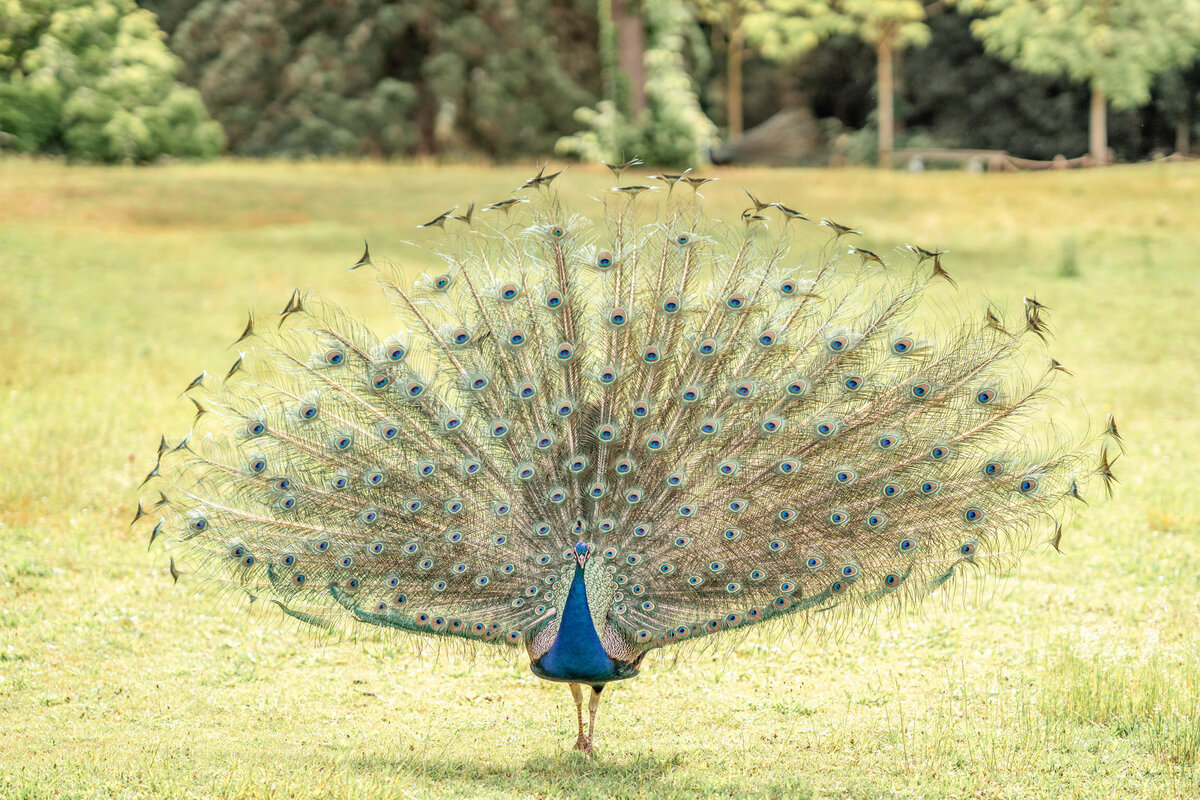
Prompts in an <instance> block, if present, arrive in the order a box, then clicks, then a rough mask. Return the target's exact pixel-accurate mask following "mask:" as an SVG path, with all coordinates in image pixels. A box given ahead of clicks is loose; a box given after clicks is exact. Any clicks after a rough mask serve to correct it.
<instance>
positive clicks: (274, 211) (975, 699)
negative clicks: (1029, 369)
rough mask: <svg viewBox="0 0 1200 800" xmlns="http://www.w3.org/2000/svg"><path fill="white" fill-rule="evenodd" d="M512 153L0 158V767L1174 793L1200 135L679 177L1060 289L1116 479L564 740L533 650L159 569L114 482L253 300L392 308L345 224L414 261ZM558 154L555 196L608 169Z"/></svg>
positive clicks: (292, 777) (565, 704) (509, 791)
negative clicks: (243, 594)
mask: <svg viewBox="0 0 1200 800" xmlns="http://www.w3.org/2000/svg"><path fill="white" fill-rule="evenodd" d="M528 172H529V170H512V169H493V168H485V167H475V166H454V167H446V168H434V167H424V166H382V165H359V164H282V163H278V164H256V163H233V162H224V163H216V164H209V165H202V166H188V165H181V166H171V167H164V168H155V169H93V168H65V167H62V166H58V165H54V164H48V163H36V162H35V163H30V162H24V161H0V474H2V476H3V477H2V478H0V796H4V797H110V796H111V797H140V796H171V797H213V796H218V797H239V798H258V797H263V798H266V797H310V796H313V797H353V798H362V797H377V796H387V797H391V796H395V797H443V796H463V797H559V796H583V797H603V796H618V797H654V798H658V797H671V796H677V797H690V796H727V797H742V796H768V797H802V798H803V797H813V798H843V797H849V798H873V797H927V798H943V797H956V798H957V797H964V798H1032V797H1089V798H1093V797H1094V798H1135V797H1136V798H1158V797H1178V798H1194V797H1197V796H1200V400H1198V399H1197V398H1198V397H1200V168H1197V167H1196V166H1194V165H1192V166H1189V165H1152V166H1138V167H1118V168H1113V169H1110V170H1105V171H1099V170H1097V171H1089V172H1062V173H1043V174H1015V175H967V174H960V173H926V174H923V175H906V174H899V173H896V174H878V173H875V172H870V171H827V172H821V171H731V170H725V171H720V172H717V173H716V174H717V175H719V177H720V178H721V179H722V182H721V183H718V184H715V185H710V186H708V187H705V190H706V194H707V195H708V196H709V198H710V201H711V203H712V204H713V206H714V207H715V208H717V209H718V210H719V211H721V213H724V214H727V215H729V216H730V217H733V216H736V214H737V213H738V212H739V211H740V209H741V207H742V206H743V205H744V204H745V196H744V195H742V194H741V188H742V187H743V186H747V187H751V188H752V190H753V191H754V193H755V194H756V195H758V196H759V197H764V198H768V199H775V198H778V199H781V200H783V201H785V202H787V203H788V205H791V206H793V207H796V208H801V209H804V210H806V211H812V212H813V213H815V214H818V215H823V216H830V217H832V218H833V219H837V220H839V221H844V222H849V223H852V224H854V225H855V226H857V227H859V228H860V229H863V230H865V231H867V234H868V235H867V236H866V237H865V238H864V240H863V246H865V247H868V248H871V249H872V250H876V251H877V252H881V253H888V254H890V253H892V248H893V247H894V246H895V245H898V244H902V243H903V242H906V241H915V242H918V243H922V244H926V245H938V246H941V247H944V248H946V249H948V250H950V251H951V254H950V255H949V256H948V257H947V260H946V264H947V267H948V268H949V269H950V271H951V272H952V273H953V274H954V276H955V277H956V278H957V279H958V280H959V282H960V284H961V289H960V291H959V293H958V295H959V297H960V298H961V303H962V304H963V307H964V309H965V310H966V312H967V313H969V314H981V313H982V303H981V301H980V298H981V297H982V296H985V295H986V296H990V297H992V298H994V299H995V300H996V301H997V302H999V303H1000V304H1001V305H1003V306H1006V307H1008V308H1013V309H1015V308H1018V307H1019V303H1020V299H1021V296H1022V295H1023V294H1033V293H1036V294H1037V296H1038V298H1039V299H1040V300H1042V301H1043V302H1045V303H1046V304H1047V305H1049V306H1050V307H1051V308H1052V309H1053V321H1054V323H1055V329H1056V342H1055V344H1054V347H1053V352H1054V354H1055V356H1056V357H1057V358H1058V359H1059V360H1060V361H1062V362H1063V363H1064V364H1066V365H1067V366H1068V367H1070V368H1071V369H1072V370H1073V371H1074V372H1075V373H1076V377H1075V378H1073V379H1071V380H1069V381H1067V382H1065V383H1064V384H1062V385H1063V386H1064V387H1065V388H1064V399H1063V406H1064V407H1063V414H1064V416H1067V417H1071V416H1075V417H1078V416H1080V415H1081V409H1083V408H1084V407H1086V409H1087V413H1088V414H1089V415H1090V416H1091V418H1092V419H1093V421H1094V423H1096V424H1099V423H1100V422H1101V421H1102V420H1103V418H1104V415H1105V413H1106V412H1108V411H1110V410H1111V411H1114V412H1115V413H1116V415H1117V418H1118V420H1119V421H1120V422H1121V423H1122V432H1123V433H1124V435H1125V437H1126V440H1127V449H1128V454H1127V455H1126V456H1125V457H1124V458H1123V459H1122V460H1121V461H1120V462H1119V464H1118V474H1119V477H1120V478H1121V481H1122V482H1121V484H1120V485H1119V486H1118V491H1117V494H1116V497H1115V499H1114V500H1112V501H1109V502H1099V501H1100V500H1101V498H1098V497H1097V498H1089V499H1091V500H1092V501H1093V504H1092V507H1091V508H1090V509H1089V510H1088V511H1087V512H1086V514H1085V515H1084V516H1083V517H1082V519H1081V520H1080V521H1079V522H1077V523H1076V524H1074V525H1073V526H1072V527H1071V528H1070V529H1069V530H1068V531H1067V533H1066V535H1065V537H1064V539H1063V545H1062V549H1063V554H1062V555H1059V554H1058V553H1056V552H1055V551H1054V550H1052V549H1050V548H1049V547H1043V548H1039V549H1038V550H1036V551H1035V552H1033V553H1032V554H1030V556H1029V557H1027V558H1026V560H1025V563H1024V567H1023V568H1022V569H1021V570H1020V571H1019V572H1016V573H1013V574H1011V575H1008V576H1006V577H1005V578H1004V579H1003V580H1002V581H1001V582H1000V583H999V585H998V587H997V590H996V591H995V592H992V593H991V594H989V595H988V597H987V598H986V599H985V601H984V602H983V603H975V602H957V601H951V602H934V603H931V604H929V605H928V606H927V608H926V609H925V610H924V613H923V614H920V615H916V616H913V617H910V618H905V619H900V620H883V621H881V622H880V623H879V624H876V625H872V626H869V627H868V628H866V629H865V631H864V632H861V633H854V632H852V633H850V634H848V635H847V636H845V637H843V638H841V639H839V640H837V641H829V640H822V639H819V638H814V637H799V636H781V635H779V634H778V632H768V633H766V634H763V635H759V636H752V637H751V638H749V639H747V640H745V641H742V642H740V643H739V644H737V646H736V647H735V648H733V649H731V650H730V651H729V652H720V653H719V654H715V655H714V653H712V652H709V651H701V652H700V653H697V654H695V655H694V657H692V658H689V659H687V660H681V661H680V662H678V663H673V662H672V660H671V659H670V657H669V656H659V655H657V654H656V655H652V656H650V657H649V658H648V659H647V663H646V664H645V666H644V668H643V674H642V677H640V678H638V679H637V680H636V681H631V682H628V683H625V684H621V685H619V686H615V687H613V688H612V689H610V690H609V692H607V693H606V695H605V698H606V699H605V703H604V705H603V706H602V709H601V716H600V719H599V724H598V737H597V757H596V758H595V760H594V761H590V762H589V761H586V760H584V759H583V758H581V757H580V756H579V755H578V754H576V753H572V752H568V751H567V748H568V747H569V746H570V744H571V743H572V742H573V740H574V713H573V712H574V709H573V706H572V704H571V701H570V695H569V694H568V692H567V691H566V689H565V688H564V687H561V686H556V685H552V684H548V683H544V682H542V681H540V680H538V679H536V678H535V677H533V675H531V674H530V673H529V671H528V668H527V665H526V664H525V663H524V659H523V657H522V658H514V659H513V660H512V661H508V660H504V658H503V657H502V656H501V655H499V654H497V653H495V652H493V651H492V650H488V651H486V652H481V653H479V654H478V655H477V656H475V657H474V658H467V657H465V656H464V655H463V654H460V653H457V652H441V653H439V652H436V651H434V652H427V653H425V654H424V655H421V654H419V653H418V651H417V650H416V649H414V648H413V647H410V646H408V645H406V644H403V643H396V644H388V645H378V644H377V645H370V646H365V647H364V646H357V645H337V646H328V645H322V644H320V643H314V642H313V640H312V638H311V637H310V636H307V635H305V634H303V633H301V632H298V631H297V630H296V629H295V628H294V626H292V625H289V624H284V623H282V622H281V621H280V619H279V615H278V614H276V613H268V609H264V608H261V607H256V608H255V609H253V610H252V611H251V612H247V611H246V610H245V609H242V608H239V609H236V610H235V609H232V608H230V607H229V606H227V605H225V604H223V603H221V602H219V601H217V600H216V599H214V598H213V597H211V596H209V595H207V594H204V593H201V594H199V595H196V594H194V593H193V592H192V591H191V590H190V589H189V587H188V586H186V585H185V584H186V581H181V582H180V585H179V586H173V585H172V583H171V580H170V578H169V576H168V575H167V574H166V570H165V557H164V556H163V554H162V553H161V552H160V551H158V548H157V547H156V548H155V552H153V553H150V554H147V552H146V541H145V538H144V534H143V533H142V532H141V531H137V532H136V533H135V532H132V531H131V530H130V529H129V527H128V522H129V520H130V518H131V517H132V516H133V512H134V508H135V503H136V497H137V494H136V487H137V485H138V483H139V482H140V480H141V478H142V476H143V475H144V474H145V473H146V471H147V470H148V469H149V468H150V467H151V466H152V465H153V455H154V448H155V447H156V446H157V444H158V439H159V434H160V433H161V432H164V431H165V432H169V433H172V434H180V433H183V432H185V431H186V430H187V427H188V425H189V423H190V419H191V406H190V404H188V403H187V402H186V401H184V400H181V399H180V397H179V393H180V390H182V389H183V388H184V386H186V385H187V383H188V381H189V380H191V379H192V378H193V377H194V376H195V375H196V374H197V373H199V372H200V370H201V369H203V368H206V367H207V368H209V369H212V370H223V369H225V368H226V367H227V366H228V364H229V363H230V362H231V361H232V359H233V358H234V356H235V354H234V351H233V350H230V349H229V347H228V346H229V343H230V342H231V341H233V340H234V339H235V338H236V337H237V335H238V333H240V331H241V328H242V325H243V324H244V321H245V314H246V311H247V309H249V308H254V309H258V310H260V311H268V310H274V309H277V308H282V307H283V305H284V302H285V301H286V299H287V297H288V295H289V294H290V292H291V290H292V288H293V287H294V286H302V287H310V288H313V289H317V290H320V291H321V292H322V293H323V294H326V295H329V296H331V297H333V298H334V299H336V300H338V301H340V302H343V303H345V304H347V305H349V306H351V307H352V308H354V309H356V310H357V311H359V312H360V313H361V314H362V315H364V316H366V317H367V318H368V319H369V320H370V321H371V322H372V324H373V325H375V326H376V327H378V328H380V329H383V330H387V329H388V325H387V319H388V311H387V307H386V303H385V302H384V300H383V299H382V297H381V296H380V295H379V294H378V292H377V290H376V289H375V288H374V286H373V285H372V283H371V281H370V278H369V276H367V275H363V274H360V273H359V272H353V273H347V272H346V271H345V268H346V267H347V266H349V265H350V264H352V263H353V262H354V261H355V260H356V259H357V257H358V255H359V253H360V252H361V244H362V239H363V238H364V237H366V238H368V239H369V240H370V242H371V249H372V252H373V254H376V256H388V255H390V256H392V257H395V258H409V257H411V254H412V252H413V251H412V250H411V249H407V248H403V247H402V246H401V244H400V242H401V240H404V239H414V238H419V235H418V234H420V235H424V232H417V231H415V230H414V226H415V225H416V224H417V223H419V222H422V221H425V220H426V219H428V218H430V217H432V216H433V215H434V214H436V213H439V212H441V211H443V210H445V209H446V208H449V207H450V206H452V205H455V204H456V203H458V204H462V205H465V203H466V202H467V201H468V200H470V199H472V198H474V199H476V200H478V201H483V202H487V201H493V200H499V199H502V198H504V197H507V196H508V193H509V192H510V191H511V190H512V188H513V187H514V186H515V185H517V183H518V182H519V179H521V178H523V177H525V175H526V173H528ZM566 178H567V179H566V180H565V181H564V183H565V189H564V191H565V193H566V195H567V197H568V198H569V199H571V200H572V201H577V202H580V203H583V202H585V198H586V197H587V196H589V195H592V194H594V192H595V191H596V190H597V189H598V188H600V187H602V186H604V185H606V180H605V178H606V175H605V174H604V173H602V172H600V171H597V170H592V169H586V168H578V167H577V168H573V169H572V170H571V171H570V172H568V174H567V176H566ZM560 180H562V179H560ZM417 266H420V264H419V263H418V262H415V261H414V262H413V267H414V269H415V268H416V267H417ZM1048 535H1049V534H1048V533H1047V536H1048ZM956 599H957V600H961V597H957V598H956ZM258 605H259V606H261V605H262V604H258Z"/></svg>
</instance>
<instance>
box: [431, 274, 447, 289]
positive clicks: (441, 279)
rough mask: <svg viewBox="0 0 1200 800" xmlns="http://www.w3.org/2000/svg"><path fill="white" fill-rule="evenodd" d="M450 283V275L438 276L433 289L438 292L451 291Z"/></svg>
mask: <svg viewBox="0 0 1200 800" xmlns="http://www.w3.org/2000/svg"><path fill="white" fill-rule="evenodd" d="M450 283H451V280H450V276H449V275H438V276H437V277H436V278H434V279H433V288H435V289H438V290H443V289H449V288H450Z"/></svg>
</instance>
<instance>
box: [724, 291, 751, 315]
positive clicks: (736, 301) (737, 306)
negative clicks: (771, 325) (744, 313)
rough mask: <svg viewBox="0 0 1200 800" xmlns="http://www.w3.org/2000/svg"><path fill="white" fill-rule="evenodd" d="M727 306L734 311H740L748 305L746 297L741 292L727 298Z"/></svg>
mask: <svg viewBox="0 0 1200 800" xmlns="http://www.w3.org/2000/svg"><path fill="white" fill-rule="evenodd" d="M725 305H727V306H729V308H731V309H733V310H734V311H739V310H741V309H742V308H743V307H744V306H745V305H746V296H745V295H744V294H741V293H739V292H734V293H733V294H731V295H729V297H727V298H725Z"/></svg>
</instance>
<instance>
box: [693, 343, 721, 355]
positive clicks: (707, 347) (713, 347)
mask: <svg viewBox="0 0 1200 800" xmlns="http://www.w3.org/2000/svg"><path fill="white" fill-rule="evenodd" d="M696 352H697V353H699V354H700V355H702V356H711V355H712V354H713V353H715V352H717V342H716V340H715V339H705V340H703V341H702V342H700V344H699V345H698V346H697V347H696Z"/></svg>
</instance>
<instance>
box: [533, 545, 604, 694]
mask: <svg viewBox="0 0 1200 800" xmlns="http://www.w3.org/2000/svg"><path fill="white" fill-rule="evenodd" d="M532 666H533V667H534V672H536V673H537V674H539V675H541V676H542V677H543V678H549V679H550V680H560V681H572V682H578V683H604V682H605V681H610V680H614V679H617V678H618V677H625V675H623V674H621V673H622V672H624V670H621V669H620V668H619V665H618V664H617V662H615V661H613V660H612V659H611V658H609V657H608V653H606V652H604V646H603V645H602V644H601V643H600V637H599V636H598V635H597V634H596V626H595V625H593V624H592V615H591V611H590V609H589V608H588V600H587V588H586V586H585V584H584V581H583V570H582V569H581V568H580V567H578V566H577V567H575V577H574V578H573V579H572V580H571V589H570V591H569V592H568V593H567V602H566V604H565V605H564V607H563V610H562V614H561V615H560V616H559V621H558V635H557V636H556V637H555V639H554V643H553V644H552V645H550V649H549V650H548V651H547V652H546V654H545V655H544V656H542V657H541V658H540V659H538V661H537V663H535V664H533V665H532Z"/></svg>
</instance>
